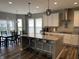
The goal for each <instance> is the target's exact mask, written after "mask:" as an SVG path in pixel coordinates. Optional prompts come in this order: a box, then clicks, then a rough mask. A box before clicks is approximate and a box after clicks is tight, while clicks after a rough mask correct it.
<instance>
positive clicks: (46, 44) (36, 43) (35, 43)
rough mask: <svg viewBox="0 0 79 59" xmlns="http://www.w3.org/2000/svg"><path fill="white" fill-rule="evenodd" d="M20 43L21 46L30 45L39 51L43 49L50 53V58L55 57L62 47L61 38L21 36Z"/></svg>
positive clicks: (44, 51) (54, 58)
mask: <svg viewBox="0 0 79 59" xmlns="http://www.w3.org/2000/svg"><path fill="white" fill-rule="evenodd" d="M22 45H23V48H27V47H30V48H32V49H35V50H38V51H39V52H41V51H43V53H47V54H49V55H51V57H52V59H56V57H57V55H58V54H59V53H60V51H61V50H62V48H63V44H62V40H58V41H52V40H46V39H39V38H32V37H26V38H25V37H23V40H22Z"/></svg>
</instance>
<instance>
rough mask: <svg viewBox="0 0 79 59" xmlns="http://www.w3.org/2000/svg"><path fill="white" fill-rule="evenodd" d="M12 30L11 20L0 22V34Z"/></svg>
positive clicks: (12, 23)
mask: <svg viewBox="0 0 79 59" xmlns="http://www.w3.org/2000/svg"><path fill="white" fill-rule="evenodd" d="M12 30H14V22H13V21H12V20H0V32H2V31H7V33H10V31H12ZM0 34H1V33H0Z"/></svg>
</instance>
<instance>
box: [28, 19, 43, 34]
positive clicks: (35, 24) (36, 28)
mask: <svg viewBox="0 0 79 59" xmlns="http://www.w3.org/2000/svg"><path fill="white" fill-rule="evenodd" d="M41 30H42V18H35V19H33V18H31V19H28V34H34V33H36V34H39V33H40V31H41Z"/></svg>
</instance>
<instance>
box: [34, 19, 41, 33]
mask: <svg viewBox="0 0 79 59" xmlns="http://www.w3.org/2000/svg"><path fill="white" fill-rule="evenodd" d="M35 23H36V24H35V27H36V33H40V31H41V30H42V18H37V19H35Z"/></svg>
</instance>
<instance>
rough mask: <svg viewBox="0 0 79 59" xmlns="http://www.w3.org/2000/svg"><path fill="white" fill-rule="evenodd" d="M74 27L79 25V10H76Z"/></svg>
mask: <svg viewBox="0 0 79 59" xmlns="http://www.w3.org/2000/svg"><path fill="white" fill-rule="evenodd" d="M74 27H79V11H74Z"/></svg>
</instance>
